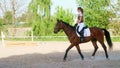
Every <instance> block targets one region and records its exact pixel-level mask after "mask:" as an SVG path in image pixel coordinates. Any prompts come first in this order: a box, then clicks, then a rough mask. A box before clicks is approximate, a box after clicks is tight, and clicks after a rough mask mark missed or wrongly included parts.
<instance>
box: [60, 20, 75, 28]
mask: <svg viewBox="0 0 120 68" xmlns="http://www.w3.org/2000/svg"><path fill="white" fill-rule="evenodd" d="M62 23H63V24H65V25H67V26H69V27H70V28H72V29H75V27H74V26H71V25H70V24H69V23H67V22H64V21H62Z"/></svg>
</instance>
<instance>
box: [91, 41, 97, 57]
mask: <svg viewBox="0 0 120 68" xmlns="http://www.w3.org/2000/svg"><path fill="white" fill-rule="evenodd" d="M92 44H93V46H94V52H93V54H92V56H95V53H96V52H97V50H98V46H97V41H96V40H92Z"/></svg>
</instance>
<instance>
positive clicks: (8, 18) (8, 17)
mask: <svg viewBox="0 0 120 68" xmlns="http://www.w3.org/2000/svg"><path fill="white" fill-rule="evenodd" d="M3 18H5V19H4V24H10V23H12V12H11V11H7V12H5V13H4V16H3Z"/></svg>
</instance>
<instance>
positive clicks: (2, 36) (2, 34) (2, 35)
mask: <svg viewBox="0 0 120 68" xmlns="http://www.w3.org/2000/svg"><path fill="white" fill-rule="evenodd" d="M1 38H2V47H5V40H4V38H5V35H4V33H3V32H2V31H1Z"/></svg>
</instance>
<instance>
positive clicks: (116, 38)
mask: <svg viewBox="0 0 120 68" xmlns="http://www.w3.org/2000/svg"><path fill="white" fill-rule="evenodd" d="M111 39H112V41H113V42H120V37H111ZM5 40H9V41H32V39H31V38H7V39H5ZM34 41H68V39H67V37H49V38H48V37H45V38H34Z"/></svg>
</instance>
